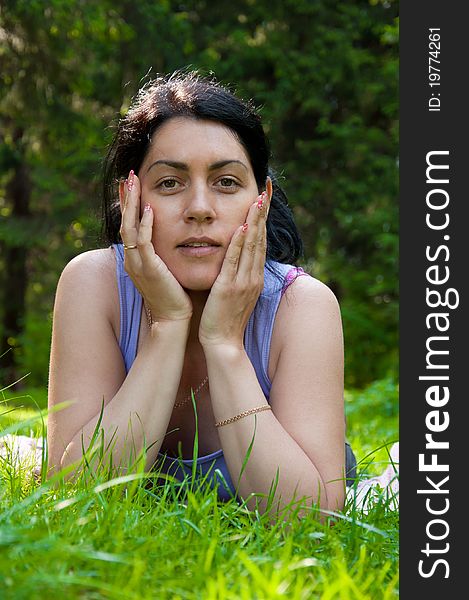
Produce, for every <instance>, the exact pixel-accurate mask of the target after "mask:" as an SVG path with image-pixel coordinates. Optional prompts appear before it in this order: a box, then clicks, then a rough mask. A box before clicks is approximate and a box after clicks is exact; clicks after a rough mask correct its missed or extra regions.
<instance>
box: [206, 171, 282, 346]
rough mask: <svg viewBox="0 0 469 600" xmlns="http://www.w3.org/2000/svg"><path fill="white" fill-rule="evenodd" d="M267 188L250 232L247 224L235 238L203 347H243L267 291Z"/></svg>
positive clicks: (216, 287) (211, 300)
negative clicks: (252, 319)
mask: <svg viewBox="0 0 469 600" xmlns="http://www.w3.org/2000/svg"><path fill="white" fill-rule="evenodd" d="M266 188H267V189H266V191H265V192H263V193H262V194H261V195H260V196H258V198H257V199H256V201H255V203H254V204H252V205H251V207H250V208H249V211H248V215H247V219H246V223H247V228H246V224H245V225H242V226H240V227H238V229H237V230H236V231H235V233H234V234H233V237H232V238H231V242H230V245H229V246H228V249H227V251H226V255H225V258H224V260H223V264H222V268H221V271H220V273H219V275H218V277H217V279H216V280H215V283H214V284H213V286H212V289H211V291H210V295H209V297H208V299H207V302H206V304H205V308H204V311H203V313H202V317H201V320H200V326H199V341H200V343H201V344H202V346H203V347H207V346H215V345H225V346H226V345H231V346H236V347H237V348H242V347H243V338H244V330H245V329H246V325H247V323H248V320H249V317H250V315H251V313H252V311H253V310H254V307H255V305H256V302H257V299H258V298H259V294H260V293H261V292H262V289H263V287H264V265H265V259H266V245H267V242H266V239H267V234H266V221H267V215H268V212H269V207H270V199H271V196H272V184H271V181H270V179H267V186H266ZM261 198H262V202H261Z"/></svg>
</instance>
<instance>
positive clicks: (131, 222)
mask: <svg viewBox="0 0 469 600" xmlns="http://www.w3.org/2000/svg"><path fill="white" fill-rule="evenodd" d="M123 191H124V198H123V204H122V198H121V206H122V220H121V238H122V241H123V242H124V244H126V245H128V246H130V245H132V246H133V245H135V244H136V243H137V235H138V227H139V221H140V219H139V216H140V215H139V213H140V210H139V208H140V182H139V180H138V177H137V176H136V175H135V174H134V172H133V171H130V173H129V178H128V179H127V180H126V182H125V184H124V186H123Z"/></svg>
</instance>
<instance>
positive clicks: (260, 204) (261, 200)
mask: <svg viewBox="0 0 469 600" xmlns="http://www.w3.org/2000/svg"><path fill="white" fill-rule="evenodd" d="M266 200H267V192H262V194H261V195H260V196H259V200H258V202H257V208H258V209H259V210H260V209H261V208H262V207H263V206H264V202H265V201H266Z"/></svg>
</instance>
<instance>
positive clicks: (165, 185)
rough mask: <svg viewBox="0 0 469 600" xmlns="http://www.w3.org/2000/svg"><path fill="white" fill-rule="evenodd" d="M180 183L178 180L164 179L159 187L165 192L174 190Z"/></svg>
mask: <svg viewBox="0 0 469 600" xmlns="http://www.w3.org/2000/svg"><path fill="white" fill-rule="evenodd" d="M178 183H179V182H178V181H177V180H176V179H163V181H160V183H159V184H158V186H157V187H159V188H161V189H163V190H174V189H176V185H177V184H178Z"/></svg>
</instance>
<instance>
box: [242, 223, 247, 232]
mask: <svg viewBox="0 0 469 600" xmlns="http://www.w3.org/2000/svg"><path fill="white" fill-rule="evenodd" d="M247 230H248V224H247V223H245V224H244V225H243V233H246V231H247Z"/></svg>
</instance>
